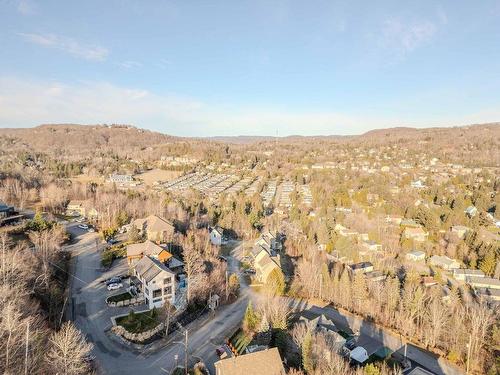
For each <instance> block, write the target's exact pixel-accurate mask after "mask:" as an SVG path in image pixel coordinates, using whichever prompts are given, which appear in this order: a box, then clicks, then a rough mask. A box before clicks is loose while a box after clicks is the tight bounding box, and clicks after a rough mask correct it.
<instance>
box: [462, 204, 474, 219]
mask: <svg viewBox="0 0 500 375" xmlns="http://www.w3.org/2000/svg"><path fill="white" fill-rule="evenodd" d="M464 212H465V214H466V215H467V216H468V217H471V218H472V217H474V216H476V215H477V208H476V207H475V206H469V207H467V208H466V209H465V211H464Z"/></svg>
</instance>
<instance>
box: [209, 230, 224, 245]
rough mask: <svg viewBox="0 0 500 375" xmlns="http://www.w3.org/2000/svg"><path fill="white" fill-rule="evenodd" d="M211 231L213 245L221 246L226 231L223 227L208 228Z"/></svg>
mask: <svg viewBox="0 0 500 375" xmlns="http://www.w3.org/2000/svg"><path fill="white" fill-rule="evenodd" d="M208 230H209V231H210V242H211V243H212V245H215V246H220V245H222V241H223V236H224V230H223V229H222V228H221V227H215V228H210V227H209V228H208Z"/></svg>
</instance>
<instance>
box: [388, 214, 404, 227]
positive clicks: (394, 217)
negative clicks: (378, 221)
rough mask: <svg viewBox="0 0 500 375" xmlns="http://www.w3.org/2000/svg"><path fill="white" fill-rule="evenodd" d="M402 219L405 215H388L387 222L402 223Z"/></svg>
mask: <svg viewBox="0 0 500 375" xmlns="http://www.w3.org/2000/svg"><path fill="white" fill-rule="evenodd" d="M402 220H403V217H402V216H399V215H387V216H386V217H385V222H386V223H387V224H394V225H400V224H401V221H402Z"/></svg>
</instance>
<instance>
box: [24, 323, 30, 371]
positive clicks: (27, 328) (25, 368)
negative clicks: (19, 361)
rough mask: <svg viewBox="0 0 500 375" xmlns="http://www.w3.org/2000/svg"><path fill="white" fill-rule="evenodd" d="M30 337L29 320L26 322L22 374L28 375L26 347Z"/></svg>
mask: <svg viewBox="0 0 500 375" xmlns="http://www.w3.org/2000/svg"><path fill="white" fill-rule="evenodd" d="M29 337H30V322H27V323H26V351H25V353H24V375H28V348H29Z"/></svg>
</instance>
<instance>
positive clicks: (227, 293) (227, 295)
mask: <svg viewBox="0 0 500 375" xmlns="http://www.w3.org/2000/svg"><path fill="white" fill-rule="evenodd" d="M228 279H229V278H228V275H227V269H226V302H227V300H228V298H229V290H228V285H227V284H228Z"/></svg>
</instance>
